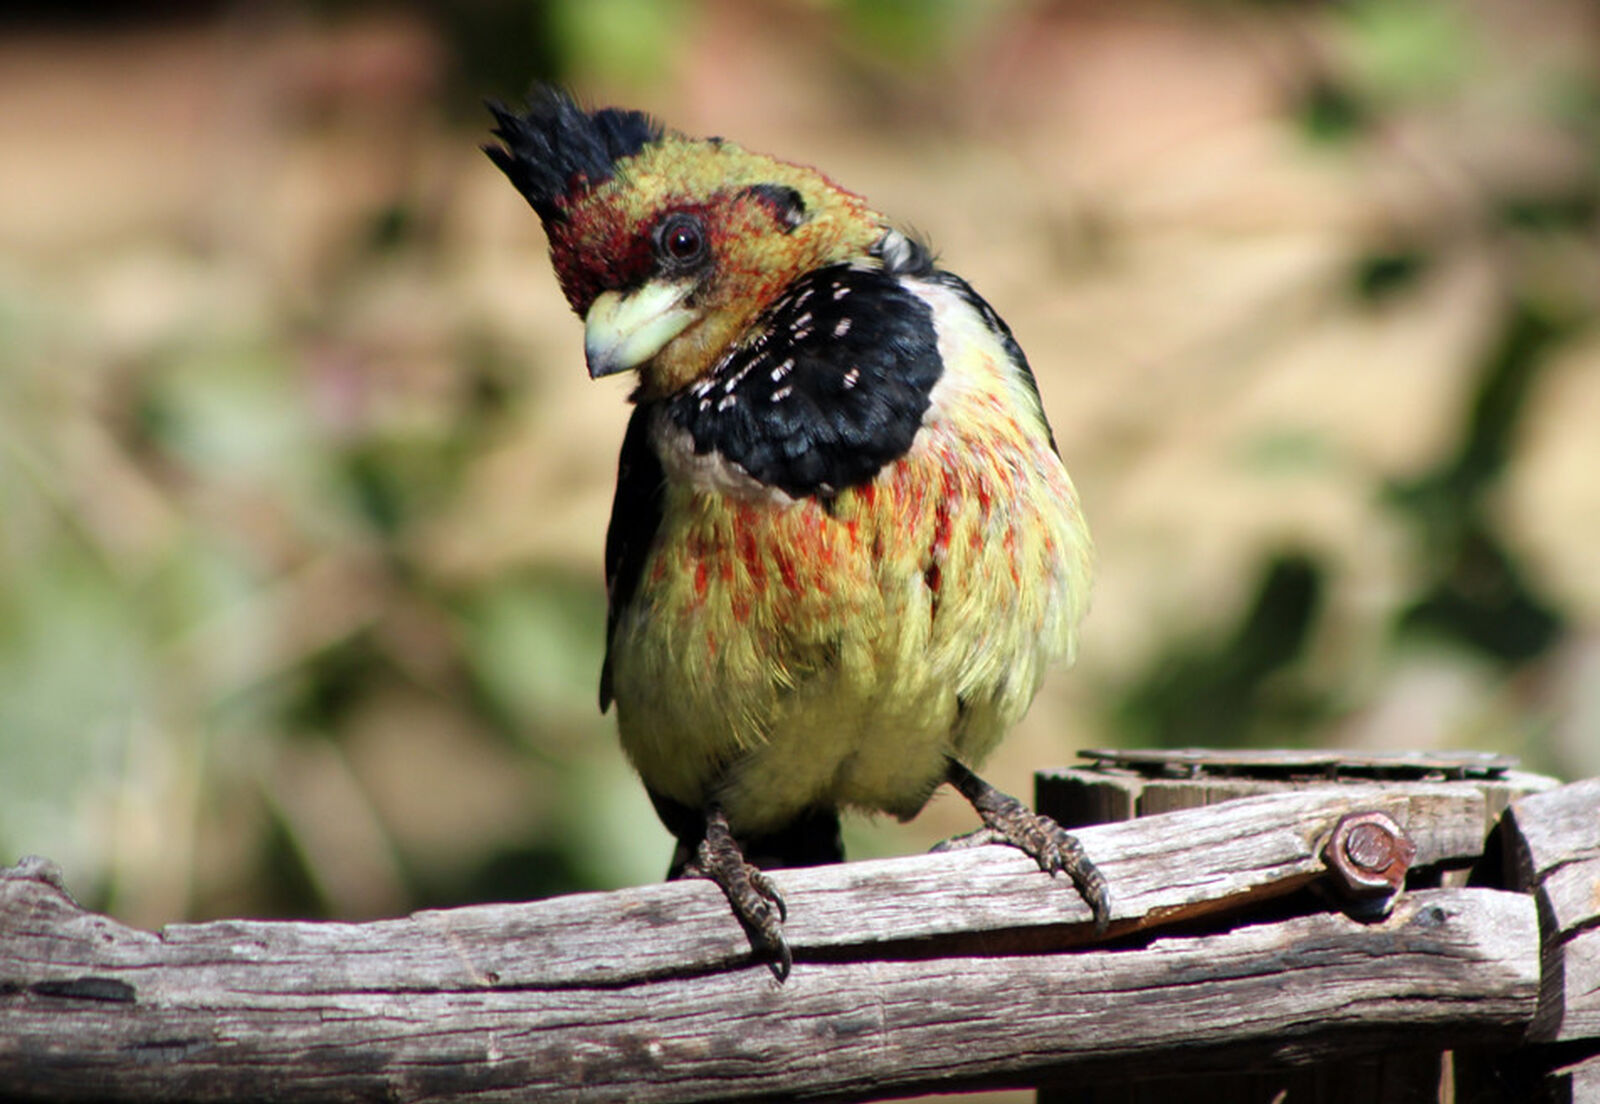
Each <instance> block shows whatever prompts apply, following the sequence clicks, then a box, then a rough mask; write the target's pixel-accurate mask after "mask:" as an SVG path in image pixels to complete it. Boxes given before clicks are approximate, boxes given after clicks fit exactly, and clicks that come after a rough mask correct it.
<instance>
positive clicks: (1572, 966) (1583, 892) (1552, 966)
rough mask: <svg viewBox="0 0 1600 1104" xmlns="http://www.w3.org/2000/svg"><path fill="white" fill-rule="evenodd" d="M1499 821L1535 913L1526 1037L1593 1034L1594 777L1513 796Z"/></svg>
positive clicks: (1597, 1001) (1597, 864) (1597, 1015)
mask: <svg viewBox="0 0 1600 1104" xmlns="http://www.w3.org/2000/svg"><path fill="white" fill-rule="evenodd" d="M1505 824H1506V850H1507V863H1506V865H1507V868H1508V871H1509V874H1510V877H1511V879H1512V882H1513V884H1514V885H1515V886H1516V887H1517V888H1520V889H1525V890H1531V891H1533V893H1534V895H1535V897H1536V899H1537V901H1538V903H1539V909H1540V914H1541V917H1542V934H1543V939H1544V944H1543V948H1542V951H1541V954H1542V963H1543V976H1544V981H1543V984H1542V986H1541V988H1540V995H1539V1011H1538V1013H1537V1014H1536V1015H1535V1016H1534V1022H1533V1026H1532V1027H1531V1028H1530V1029H1529V1033H1528V1037H1529V1039H1530V1040H1532V1041H1534V1042H1543V1043H1557V1042H1559V1043H1566V1042H1573V1041H1575V1040H1591V1041H1600V779H1588V780H1585V781H1583V782H1574V783H1572V784H1570V785H1567V786H1562V787H1560V788H1558V789H1554V790H1550V791H1548V792H1546V793H1540V794H1534V795H1532V796H1531V797H1525V798H1522V799H1521V800H1519V801H1515V802H1513V803H1512V805H1511V809H1510V811H1509V812H1508V813H1507V814H1506V818H1505Z"/></svg>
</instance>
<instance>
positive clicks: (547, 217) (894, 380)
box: [482, 83, 1110, 983]
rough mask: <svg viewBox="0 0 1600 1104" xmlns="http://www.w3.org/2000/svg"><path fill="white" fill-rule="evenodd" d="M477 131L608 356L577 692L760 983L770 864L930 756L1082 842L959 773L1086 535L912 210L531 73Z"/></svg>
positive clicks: (901, 785) (1060, 628)
mask: <svg viewBox="0 0 1600 1104" xmlns="http://www.w3.org/2000/svg"><path fill="white" fill-rule="evenodd" d="M487 107H488V109H489V111H490V112H491V114H492V115H493V117H494V126H493V127H492V128H491V130H490V134H491V136H492V137H493V138H494V139H495V141H493V142H491V143H487V144H485V145H484V146H483V147H482V148H483V150H484V152H485V153H486V154H487V155H488V157H489V158H490V160H491V161H493V163H494V164H495V165H496V166H498V168H499V169H500V170H501V171H502V172H504V174H505V175H506V177H507V178H508V179H509V180H510V182H511V184H512V185H514V186H515V187H516V189H517V190H518V191H519V192H521V194H522V196H523V197H524V198H525V199H526V200H527V202H528V203H529V205H530V206H531V207H532V208H533V211H534V213H535V214H536V215H537V216H538V218H539V220H540V222H541V223H542V225H543V228H544V231H545V234H546V236H547V238H548V242H549V251H550V260H551V264H552V267H553V269H554V272H555V276H556V279H557V281H558V283H559V284H560V287H561V290H562V292H563V294H564V295H565V297H566V300H567V303H568V304H569V305H570V306H571V308H572V310H573V311H574V312H575V313H576V314H577V315H578V316H579V317H580V318H581V319H582V320H583V337H584V354H585V359H586V362H587V366H588V371H589V375H590V376H591V377H593V378H596V379H598V378H601V377H606V376H612V375H615V374H619V373H629V372H631V373H633V384H634V386H633V390H632V392H631V394H630V395H629V401H630V402H631V403H632V405H633V410H632V414H631V416H630V417H629V420H628V424H627V429H626V431H625V432H624V434H623V440H622V444H621V452H620V455H619V458H618V464H617V482H616V490H615V496H614V499H613V503H612V511H611V518H610V522H609V525H608V527H607V531H606V535H605V577H606V592H607V617H606V650H605V658H604V661H603V665H602V670H601V674H600V708H601V710H602V711H605V710H607V709H608V708H610V707H612V706H615V709H616V719H617V726H618V732H619V735H620V739H621V744H622V747H623V750H624V751H625V752H626V754H627V757H628V759H629V760H630V761H631V763H632V765H633V767H634V768H635V770H636V771H637V773H638V775H639V776H640V778H641V780H642V781H643V784H644V786H645V789H646V791H647V792H648V794H649V797H650V799H651V801H652V803H653V805H654V807H655V809H656V812H657V813H658V815H659V816H660V818H661V821H662V822H663V824H665V826H666V827H667V829H668V830H669V831H670V832H671V833H672V835H673V837H674V838H675V841H676V845H675V850H674V854H673V858H672V861H671V864H670V866H669V870H668V877H669V878H680V877H704V878H709V879H711V880H712V881H714V882H715V883H716V884H717V885H718V886H720V887H721V889H722V891H723V892H724V894H725V895H726V896H727V898H728V901H729V904H730V906H731V908H732V910H733V912H734V914H735V915H736V916H737V918H738V919H739V920H740V922H741V923H742V924H743V926H744V928H745V930H746V932H747V934H748V936H749V939H750V942H751V945H752V949H753V954H754V955H755V956H757V957H759V958H762V959H764V960H765V964H766V965H767V966H768V967H769V968H770V969H771V970H772V972H773V974H774V975H775V976H776V978H777V979H778V981H779V982H780V983H781V982H782V981H783V980H784V979H785V978H786V977H787V976H788V975H789V972H790V970H791V968H792V966H793V952H792V950H791V948H790V946H789V943H788V940H787V938H786V937H785V934H784V928H783V925H784V923H785V921H786V919H787V908H786V904H785V902H784V899H783V896H782V894H781V893H780V892H779V891H778V889H777V887H776V886H775V885H774V883H773V880H772V879H771V878H770V877H769V876H768V874H767V873H766V872H767V871H768V870H772V869H776V868H781V867H795V866H813V865H818V864H822V863H830V862H838V861H842V859H843V857H844V854H843V846H842V844H841V837H840V819H839V818H840V812H841V810H857V811H864V812H867V813H888V814H890V815H892V816H894V817H897V818H899V819H901V820H909V819H911V818H912V817H914V816H915V815H916V814H917V813H918V812H919V811H920V810H921V809H922V808H923V807H924V806H925V805H926V804H927V802H928V801H929V799H930V797H931V796H932V795H933V793H934V792H935V791H936V790H937V789H938V788H939V787H940V786H941V785H944V784H946V783H948V784H950V785H952V786H953V787H954V788H955V789H956V790H957V791H959V792H960V793H961V794H962V795H963V796H964V797H965V798H966V799H967V800H968V801H969V802H971V804H972V805H973V807H974V809H975V810H976V811H977V813H978V815H979V818H980V820H981V821H982V824H983V827H982V828H980V829H978V830H977V831H976V832H974V833H970V834H969V835H968V836H965V837H958V838H957V839H956V840H953V841H947V844H948V845H949V846H952V847H955V846H968V845H973V844H978V843H986V842H998V843H1005V844H1008V845H1010V846H1014V847H1017V848H1020V849H1021V850H1023V851H1024V852H1026V853H1027V854H1029V855H1030V856H1032V857H1033V858H1034V859H1035V860H1036V861H1037V862H1038V864H1039V865H1040V867H1041V868H1042V869H1043V870H1045V871H1047V872H1048V873H1050V874H1052V875H1054V874H1057V873H1065V874H1067V875H1068V876H1069V877H1070V878H1071V880H1072V881H1073V882H1074V883H1075V885H1076V888H1077V890H1078V892H1079V893H1080V895H1081V896H1082V897H1083V898H1084V899H1085V900H1086V901H1087V902H1088V904H1089V905H1090V907H1091V910H1092V912H1093V914H1094V919H1095V923H1096V926H1097V928H1098V929H1100V930H1104V928H1105V925H1106V922H1107V917H1108V915H1109V910H1110V893H1109V889H1108V886H1107V883H1106V879H1105V878H1104V876H1103V875H1102V874H1101V873H1100V871H1099V869H1098V867H1096V866H1095V864H1094V863H1093V861H1092V860H1091V859H1090V858H1089V857H1088V855H1087V853H1086V852H1085V850H1084V848H1083V846H1082V844H1081V843H1080V842H1079V841H1078V840H1077V838H1076V837H1074V836H1073V835H1071V834H1070V833H1069V832H1067V831H1065V830H1064V829H1062V828H1061V827H1060V826H1059V825H1057V824H1056V823H1055V822H1054V821H1052V820H1050V819H1049V818H1048V817H1044V816H1042V815H1039V814H1035V813H1033V812H1031V811H1030V810H1028V809H1027V808H1026V806H1024V805H1023V804H1022V803H1021V802H1020V801H1018V800H1016V799H1015V798H1013V797H1011V796H1009V795H1007V794H1005V793H1003V792H1002V791H1000V790H998V789H996V788H995V787H993V786H992V785H990V784H989V783H987V782H985V781H984V780H983V779H982V778H980V777H979V776H978V775H977V774H976V773H975V770H976V768H977V766H978V765H979V764H981V762H982V760H983V759H984V757H985V756H986V755H987V754H988V753H989V752H990V751H992V750H993V748H994V747H995V746H996V744H998V743H999V741H1000V740H1001V738H1002V737H1003V736H1004V735H1005V734H1006V732H1007V731H1008V730H1009V729H1010V728H1011V727H1012V726H1013V725H1014V724H1015V723H1016V722H1017V721H1018V720H1019V719H1020V718H1021V717H1022V715H1023V714H1024V712H1025V711H1026V710H1027V709H1028V707H1029V705H1030V703H1031V702H1032V699H1033V697H1034V695H1035V694H1036V693H1037V691H1038V689H1039V686H1040V682H1041V680H1042V678H1043V677H1044V673H1045V671H1046V669H1047V667H1049V666H1050V665H1051V664H1052V663H1055V662H1057V661H1065V660H1070V659H1071V658H1072V656H1073V653H1074V651H1075V648H1076V641H1077V635H1078V628H1079V624H1080V621H1081V619H1082V617H1083V615H1084V613H1085V611H1086V607H1087V604H1088V596H1089V589H1090V582H1091V577H1092V573H1093V551H1092V545H1091V540H1090V536H1089V531H1088V528H1087V525H1086V523H1085V521H1084V518H1083V512H1082V509H1081V507H1080V505H1079V499H1078V495H1077V493H1076V491H1075V490H1074V487H1073V483H1072V480H1071V479H1070V477H1069V476H1068V474H1067V470H1066V468H1065V466H1064V465H1063V462H1062V459H1061V455H1060V450H1059V449H1058V447H1057V444H1056V441H1055V437H1054V434H1053V433H1052V431H1051V428H1050V424H1049V422H1048V420H1047V419H1046V417H1045V412H1044V408H1043V405H1042V403H1041V400H1040V395H1039V389H1038V385H1037V382H1036V380H1035V377H1034V374H1033V372H1032V370H1031V369H1030V367H1029V364H1028V360H1027V358H1026V357H1025V356H1024V354H1023V351H1022V349H1021V347H1020V346H1019V344H1018V343H1017V340H1016V338H1015V337H1014V336H1013V334H1012V332H1011V330H1010V328H1009V327H1008V326H1007V325H1006V323H1005V322H1004V321H1002V320H1001V318H1000V316H999V315H998V314H997V313H996V312H995V310H994V309H993V308H992V307H991V306H990V305H989V304H988V302H987V301H985V300H984V299H983V298H982V297H981V296H980V295H979V294H978V293H977V292H976V291H974V290H973V288H972V287H971V285H969V284H968V283H967V282H966V281H964V280H963V279H961V278H960V277H959V276H956V275H954V274H953V273H951V272H949V271H947V270H945V269H944V268H942V267H940V265H939V264H938V263H937V261H936V258H935V256H934V254H933V252H932V250H931V248H930V247H929V246H928V244H927V243H926V242H925V241H924V240H923V239H922V238H921V237H920V236H919V235H917V234H915V233H911V232H907V231H905V230H902V229H899V228H897V227H896V226H895V225H893V224H892V223H890V222H889V220H887V219H886V218H885V217H884V216H882V215H880V214H879V213H878V212H876V211H875V210H874V209H873V208H872V207H870V206H869V205H868V203H867V201H866V200H865V199H864V198H863V197H861V196H859V195H856V194H854V193H852V192H850V191H847V190H845V189H844V188H842V187H841V186H839V185H837V184H835V183H834V182H833V181H832V180H831V179H830V178H829V177H827V176H826V175H824V174H823V173H822V172H820V171H818V170H817V169H814V168H811V167H809V166H805V165H801V164H796V163H791V162H786V161H782V160H779V159H777V158H774V157H769V156H767V155H764V154H760V153H755V152H751V151H748V150H746V149H744V148H743V147H742V146H740V145H738V144H737V143H735V142H733V141H729V140H726V139H723V138H719V137H713V138H694V137H690V136H688V135H685V134H682V133H680V132H678V131H675V130H672V129H669V128H668V127H666V126H665V125H664V124H663V123H661V122H659V121H658V120H657V119H656V118H655V117H653V116H652V115H650V114H648V113H646V112H642V111H637V110H631V109H624V108H616V107H606V108H601V109H590V108H586V107H585V106H583V105H582V104H580V103H579V101H578V100H577V99H576V98H575V96H574V95H573V94H572V93H571V92H570V91H568V90H567V89H565V88H563V87H560V86H556V85H551V84H542V83H541V84H536V85H534V87H533V88H532V90H531V91H530V92H529V93H528V95H527V97H526V102H525V103H524V104H523V105H522V106H521V107H520V108H512V107H508V106H507V105H506V104H504V103H503V102H499V101H494V100H490V101H487Z"/></svg>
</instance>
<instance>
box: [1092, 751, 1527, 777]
mask: <svg viewBox="0 0 1600 1104" xmlns="http://www.w3.org/2000/svg"><path fill="white" fill-rule="evenodd" d="M1078 755H1079V757H1080V758H1084V759H1090V760H1093V761H1094V762H1096V763H1098V764H1105V765H1110V766H1115V767H1128V768H1133V769H1135V770H1138V771H1140V772H1142V773H1144V774H1146V775H1147V776H1149V777H1159V776H1167V777H1190V778H1193V777H1197V776H1199V775H1201V774H1210V775H1213V776H1224V775H1233V776H1240V777H1248V778H1281V779H1296V780H1300V781H1302V782H1304V781H1312V782H1314V781H1316V780H1317V779H1318V778H1319V777H1320V778H1324V779H1326V780H1328V781H1334V780H1335V779H1339V778H1356V777H1364V778H1368V779H1372V778H1381V779H1386V780H1392V781H1408V780H1409V781H1445V780H1448V779H1468V778H1498V777H1500V776H1502V775H1504V774H1505V773H1506V772H1508V771H1510V770H1512V769H1513V768H1514V767H1516V765H1517V759H1516V757H1515V756H1511V755H1499V754H1496V753H1494V752H1489V751H1355V750H1352V749H1349V748H1323V749H1316V748H1226V749H1223V748H1131V749H1130V748H1091V749H1089V750H1086V751H1080V752H1078Z"/></svg>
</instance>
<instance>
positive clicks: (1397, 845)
mask: <svg viewBox="0 0 1600 1104" xmlns="http://www.w3.org/2000/svg"><path fill="white" fill-rule="evenodd" d="M1416 857H1417V845H1416V844H1414V843H1412V842H1411V839H1410V837H1408V836H1407V835H1406V833H1405V830H1404V829H1403V828H1401V827H1400V826H1399V825H1398V824H1396V823H1395V822H1394V818H1393V817H1391V816H1389V815H1388V814H1387V813H1378V812H1371V813H1351V814H1350V815H1349V816H1345V817H1342V818H1340V820H1339V823H1338V824H1337V825H1336V826H1335V827H1334V829H1333V835H1332V836H1331V837H1329V839H1328V843H1327V846H1325V847H1324V848H1323V849H1322V858H1323V861H1324V862H1326V863H1327V864H1328V867H1329V869H1331V870H1332V871H1333V872H1334V874H1335V875H1336V876H1337V877H1338V879H1339V882H1340V884H1341V887H1342V888H1343V889H1344V890H1345V891H1346V892H1348V893H1350V894H1352V895H1354V896H1357V897H1383V896H1388V895H1390V894H1394V893H1398V892H1399V891H1400V888H1401V887H1402V886H1404V885H1405V881H1406V871H1407V870H1408V869H1409V868H1410V866H1411V862H1412V860H1413V859H1415V858H1416Z"/></svg>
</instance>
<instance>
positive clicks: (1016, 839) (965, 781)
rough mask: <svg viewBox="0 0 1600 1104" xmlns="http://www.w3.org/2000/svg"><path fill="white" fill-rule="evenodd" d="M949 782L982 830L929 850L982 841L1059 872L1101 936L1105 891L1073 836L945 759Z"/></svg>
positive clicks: (1107, 912)
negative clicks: (974, 813) (1075, 889)
mask: <svg viewBox="0 0 1600 1104" xmlns="http://www.w3.org/2000/svg"><path fill="white" fill-rule="evenodd" d="M946 777H947V779H948V780H949V782H950V784H951V785H952V786H954V787H955V788H956V789H957V790H960V791H961V795H962V796H963V797H965V798H966V799H967V800H968V801H970V802H971V803H972V807H973V808H974V809H976V810H977V812H978V816H979V817H981V818H982V820H983V825H984V826H983V827H982V828H980V829H978V830H977V831H976V832H969V833H968V834H966V835H964V836H956V837H955V838H954V839H949V840H946V841H945V842H944V843H941V844H939V845H938V846H937V847H935V848H934V850H935V851H953V850H957V849H960V848H966V847H977V846H979V845H981V844H985V843H1003V844H1006V845H1008V846H1010V847H1015V848H1017V849H1018V850H1019V851H1022V852H1023V853H1025V854H1027V855H1029V856H1031V857H1032V858H1033V860H1034V861H1035V862H1037V863H1038V864H1039V869H1040V870H1043V871H1044V872H1045V873H1046V874H1050V875H1052V876H1053V875H1056V874H1061V873H1065V874H1066V875H1067V876H1068V877H1070V878H1071V879H1072V884H1073V885H1075V886H1077V887H1078V893H1079V895H1080V896H1082V897H1083V899H1084V901H1085V902H1086V903H1087V904H1088V906H1089V910H1090V911H1091V912H1093V913H1094V930H1095V933H1096V934H1103V933H1104V932H1105V930H1106V925H1107V924H1108V923H1110V921H1111V890H1110V888H1109V887H1108V886H1107V885H1106V879H1105V875H1103V874H1101V873H1100V869H1099V868H1098V867H1097V866H1095V865H1094V863H1093V862H1092V861H1090V859H1089V856H1088V853H1087V852H1085V851H1084V849H1083V844H1081V843H1079V842H1078V837H1076V836H1074V835H1073V834H1072V833H1070V832H1068V831H1067V830H1066V829H1065V828H1063V827H1061V825H1059V824H1057V823H1056V822H1055V821H1053V820H1051V819H1050V818H1049V817H1047V816H1044V815H1042V814H1040V813H1035V812H1033V811H1032V810H1031V809H1029V808H1028V807H1027V806H1025V805H1023V804H1022V802H1020V801H1018V800H1017V799H1016V798H1014V797H1012V796H1011V795H1009V794H1005V793H1002V792H1000V791H999V790H997V789H995V788H994V787H993V786H991V785H989V783H987V782H985V781H984V780H983V779H981V778H979V777H978V776H977V775H975V774H973V773H972V772H971V771H970V770H968V769H967V768H966V767H964V766H962V765H961V764H960V763H957V762H956V761H955V760H953V759H952V760H951V761H950V770H949V773H948V775H947V776H946Z"/></svg>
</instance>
